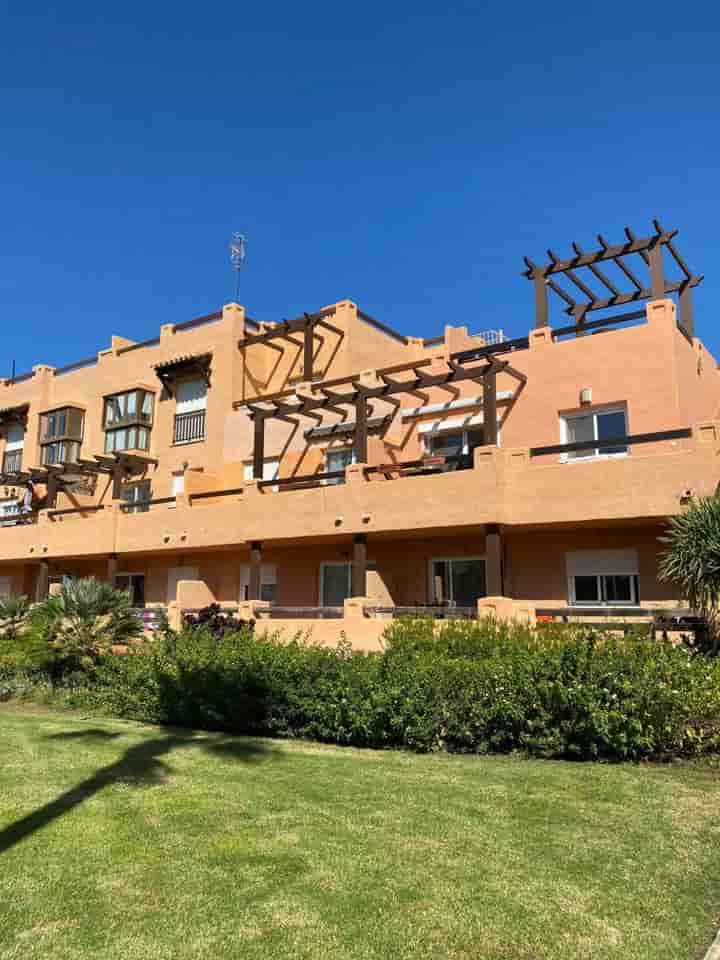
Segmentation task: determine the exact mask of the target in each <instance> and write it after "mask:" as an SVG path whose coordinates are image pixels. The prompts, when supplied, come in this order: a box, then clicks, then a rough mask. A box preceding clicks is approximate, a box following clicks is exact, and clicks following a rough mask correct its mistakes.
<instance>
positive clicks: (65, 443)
mask: <svg viewBox="0 0 720 960" xmlns="http://www.w3.org/2000/svg"><path fill="white" fill-rule="evenodd" d="M41 450H42V452H41V456H40V460H41V463H42V465H43V466H45V467H50V466H54V465H55V464H62V463H75V461H76V460H77V458H78V455H79V453H80V444H79V443H77V442H76V441H74V440H59V441H58V442H57V443H44V444H43V445H42V448H41Z"/></svg>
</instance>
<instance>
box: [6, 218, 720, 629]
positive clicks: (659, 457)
mask: <svg viewBox="0 0 720 960" xmlns="http://www.w3.org/2000/svg"><path fill="white" fill-rule="evenodd" d="M526 264H527V270H526V274H525V275H526V277H527V279H528V280H529V281H530V283H529V285H528V293H529V297H528V306H529V310H528V313H529V315H531V314H532V304H533V300H534V316H532V317H531V316H529V322H528V324H527V326H528V328H529V329H528V333H527V334H526V335H525V336H522V337H519V338H516V339H508V338H506V337H504V336H503V334H502V333H501V332H500V331H497V330H490V331H488V330H485V331H484V332H482V331H483V328H484V327H485V324H484V322H483V314H482V303H481V302H479V303H478V304H473V305H471V306H470V307H469V308H468V313H467V316H465V317H462V318H460V322H459V323H457V324H455V323H449V322H446V323H444V325H443V328H442V330H441V331H439V332H438V336H436V337H432V338H429V339H428V338H422V337H412V336H407V335H405V334H404V333H400V332H398V331H397V330H395V329H393V328H391V327H390V326H386V325H385V324H383V323H380V322H378V321H377V320H375V319H373V318H371V317H370V316H368V315H367V314H365V313H364V312H363V311H362V310H361V309H360V308H359V307H358V306H357V305H356V304H355V303H353V302H351V301H349V300H344V301H340V302H338V303H335V304H332V305H330V306H327V307H323V308H322V309H320V310H317V311H315V312H313V313H304V314H302V315H300V316H298V317H296V318H295V319H292V320H287V321H285V320H284V321H278V322H261V321H258V320H253V319H251V318H250V317H248V316H247V315H246V313H245V310H244V308H243V307H242V306H241V305H239V304H236V303H231V304H228V305H227V306H225V307H224V309H223V310H222V311H221V312H218V313H213V314H210V315H208V316H205V317H200V318H198V319H196V320H192V321H189V322H183V323H177V324H166V325H163V326H161V327H160V329H159V335H158V336H155V337H153V338H152V339H150V340H147V341H143V342H140V343H134V342H132V341H130V340H127V339H125V338H122V337H119V336H113V337H112V338H111V340H110V345H109V346H108V347H107V348H105V349H103V350H101V351H100V352H99V353H98V354H97V355H96V356H93V357H90V358H88V359H86V360H83V361H79V362H77V363H73V364H71V365H69V366H66V367H58V368H55V367H52V366H49V365H47V364H44V363H43V364H38V365H37V366H35V367H33V369H32V372H30V373H27V374H24V375H20V376H16V377H15V378H14V379H13V380H11V381H10V380H6V381H4V382H3V383H2V384H1V385H0V432H1V435H2V437H1V439H0V458H1V459H2V475H1V476H0V593H3V594H9V593H25V594H27V595H28V596H31V597H33V598H39V597H42V596H44V595H45V594H47V592H48V591H50V590H52V589H53V585H54V584H57V583H60V582H62V580H63V579H64V578H68V577H79V576H85V575H94V576H97V577H99V578H103V579H107V580H109V581H111V582H114V583H116V584H118V585H120V586H122V587H124V588H126V589H128V590H130V591H131V594H132V597H133V602H134V604H135V605H136V606H137V607H138V608H139V609H147V610H152V609H153V608H156V607H158V606H166V605H167V606H169V607H170V609H171V610H173V611H175V612H178V611H179V610H180V609H187V608H193V607H198V606H201V605H203V604H204V603H206V602H209V601H212V600H216V601H218V602H221V603H223V604H225V605H227V606H228V607H231V606H235V605H240V606H241V609H242V610H243V611H245V612H251V613H253V614H254V615H256V616H261V617H262V618H264V619H267V620H268V622H277V623H278V624H281V625H285V626H286V627H287V628H288V629H289V628H290V627H292V628H294V627H295V626H297V625H298V624H299V625H303V624H307V623H315V624H316V625H317V628H318V631H319V633H318V635H322V636H327V637H328V638H329V637H330V636H331V634H332V636H334V635H336V634H337V631H338V628H339V626H340V625H343V627H344V629H347V627H346V623H347V621H348V618H349V617H354V618H355V619H354V621H353V622H354V623H355V628H356V631H357V635H358V636H361V635H362V636H365V635H367V636H368V637H371V638H373V637H376V636H377V633H378V630H379V629H380V628H381V627H382V626H383V625H385V623H386V620H387V618H388V617H392V616H394V615H398V614H399V613H402V612H404V611H406V610H407V609H408V608H410V609H413V610H414V609H418V608H419V609H422V610H424V611H426V612H431V613H433V614H434V615H449V614H452V615H455V616H474V615H476V614H477V611H478V606H480V608H482V607H483V606H487V605H488V604H489V605H490V606H491V607H492V608H493V609H496V610H498V611H500V610H508V611H510V612H512V611H516V612H517V611H518V610H521V609H527V610H530V609H532V610H540V611H543V612H544V614H545V615H547V614H548V611H553V610H556V611H564V612H565V613H567V611H568V610H577V611H578V612H583V611H585V612H588V613H590V612H592V613H600V614H604V613H605V614H607V615H608V616H609V615H611V614H616V613H617V612H618V611H620V612H622V611H623V610H625V611H630V610H636V611H637V610H644V609H653V608H656V607H662V606H674V605H676V604H677V601H678V599H679V598H678V597H677V596H676V595H675V592H674V590H673V588H672V587H671V586H669V585H667V584H664V583H661V582H659V580H658V576H657V565H658V556H659V550H660V544H659V543H658V537H659V536H661V534H662V529H663V524H664V523H665V520H666V518H667V517H668V516H671V515H673V514H676V513H677V512H678V511H680V510H682V509H683V504H684V503H686V502H687V501H688V500H689V499H690V498H692V497H694V496H698V495H704V494H710V493H712V492H714V490H715V488H716V485H717V482H718V479H719V476H720V474H719V471H718V454H719V453H720V415H719V413H718V406H719V403H720V378H719V376H718V370H717V364H716V362H715V360H714V358H713V357H712V356H711V355H710V353H709V352H708V351H707V349H706V348H705V347H704V346H703V344H702V342H701V340H699V339H698V338H697V337H696V336H695V331H694V322H693V316H692V302H691V296H692V290H693V289H694V288H695V287H696V286H697V285H698V284H699V282H700V280H701V279H702V278H701V277H698V276H695V275H694V274H692V273H691V271H690V270H689V268H688V267H687V265H686V263H685V261H684V260H683V259H682V257H681V255H680V254H679V252H678V250H677V248H676V245H675V232H673V231H665V230H663V228H662V227H661V225H660V224H658V223H656V224H655V228H654V232H653V233H652V234H651V235H650V236H648V237H644V238H637V237H635V235H634V234H632V232H631V231H627V236H626V238H625V239H624V240H623V242H622V243H620V244H616V245H610V244H608V243H607V242H606V241H604V240H603V239H602V238H599V246H598V248H597V249H595V250H593V251H591V252H587V253H586V252H583V251H582V250H580V248H578V247H577V246H574V248H573V255H572V256H571V257H570V258H568V259H566V260H564V261H563V260H561V259H559V258H558V257H557V256H556V255H554V254H550V253H549V258H548V260H547V262H545V263H544V264H542V265H536V264H534V263H533V262H531V261H529V260H528V261H526ZM676 274H677V279H674V275H676ZM557 306H560V308H561V318H560V321H558V319H557V318H556V316H555V313H556V312H557V311H555V312H553V310H552V309H551V308H553V307H557ZM628 307H630V308H632V309H630V310H628V309H627V308H628ZM562 311H564V315H563V314H562ZM551 313H553V316H552V318H551ZM596 317H597V318H598V319H596ZM454 319H457V318H454ZM479 331H480V332H479ZM486 598H492V599H491V600H487V599H486ZM328 624H331V625H332V627H333V629H334V630H335V633H332V632H331V633H328V632H327V631H328V629H330V628H329V627H328ZM378 625H380V626H379V627H378ZM323 630H324V631H325V633H323ZM363 631H364V632H363ZM351 639H352V636H351ZM363 642H365V641H363Z"/></svg>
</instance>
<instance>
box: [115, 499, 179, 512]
mask: <svg viewBox="0 0 720 960" xmlns="http://www.w3.org/2000/svg"><path fill="white" fill-rule="evenodd" d="M175 502H176V498H175V497H155V498H154V499H152V500H128V501H127V503H122V504H120V509H121V510H122V512H123V513H144V512H145V511H146V510H147V508H148V507H154V506H158V505H160V504H163V503H175ZM138 507H140V508H143V509H140V510H139V509H138Z"/></svg>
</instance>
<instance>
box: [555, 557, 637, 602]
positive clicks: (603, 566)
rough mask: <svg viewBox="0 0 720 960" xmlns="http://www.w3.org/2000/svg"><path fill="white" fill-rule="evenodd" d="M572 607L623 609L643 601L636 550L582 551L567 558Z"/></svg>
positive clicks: (569, 593) (569, 596) (569, 594)
mask: <svg viewBox="0 0 720 960" xmlns="http://www.w3.org/2000/svg"><path fill="white" fill-rule="evenodd" d="M567 570H568V598H569V601H570V603H572V604H592V605H596V606H597V605H601V604H604V605H608V606H615V605H618V606H622V605H629V604H637V603H638V602H639V599H640V583H639V576H638V558H637V551H635V550H578V551H574V552H571V553H568V555H567Z"/></svg>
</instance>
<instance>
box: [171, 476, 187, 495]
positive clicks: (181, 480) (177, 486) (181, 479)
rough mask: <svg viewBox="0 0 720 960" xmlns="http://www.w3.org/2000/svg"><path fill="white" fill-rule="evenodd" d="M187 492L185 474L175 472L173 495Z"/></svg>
mask: <svg viewBox="0 0 720 960" xmlns="http://www.w3.org/2000/svg"><path fill="white" fill-rule="evenodd" d="M184 492H185V474H184V473H174V474H173V478H172V495H173V496H174V497H176V496H177V495H178V494H179V493H184Z"/></svg>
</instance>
